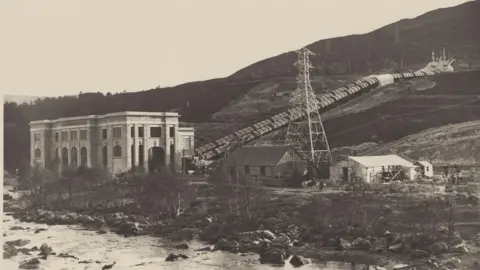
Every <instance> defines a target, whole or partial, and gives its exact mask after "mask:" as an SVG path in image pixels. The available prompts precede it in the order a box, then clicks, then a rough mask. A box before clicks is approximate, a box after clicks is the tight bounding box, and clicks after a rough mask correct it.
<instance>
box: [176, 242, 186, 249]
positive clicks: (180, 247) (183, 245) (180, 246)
mask: <svg viewBox="0 0 480 270" xmlns="http://www.w3.org/2000/svg"><path fill="white" fill-rule="evenodd" d="M175 248H176V249H188V245H187V244H185V243H182V244H178V245H176V246H175Z"/></svg>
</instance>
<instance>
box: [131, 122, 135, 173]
mask: <svg viewBox="0 0 480 270" xmlns="http://www.w3.org/2000/svg"><path fill="white" fill-rule="evenodd" d="M132 128H133V127H132ZM133 131H134V133H135V129H134V130H133ZM130 151H131V152H132V153H131V157H132V163H131V165H130V167H131V168H132V169H135V145H133V144H132V146H131V147H130Z"/></svg>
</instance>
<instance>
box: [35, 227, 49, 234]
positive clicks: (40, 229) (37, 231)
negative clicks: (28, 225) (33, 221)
mask: <svg viewBox="0 0 480 270" xmlns="http://www.w3.org/2000/svg"><path fill="white" fill-rule="evenodd" d="M46 230H47V229H44V228H39V229H36V230H35V233H39V232H43V231H46Z"/></svg>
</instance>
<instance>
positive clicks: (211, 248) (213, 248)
mask: <svg viewBox="0 0 480 270" xmlns="http://www.w3.org/2000/svg"><path fill="white" fill-rule="evenodd" d="M214 250H215V246H206V247H203V248H199V249H195V251H214Z"/></svg>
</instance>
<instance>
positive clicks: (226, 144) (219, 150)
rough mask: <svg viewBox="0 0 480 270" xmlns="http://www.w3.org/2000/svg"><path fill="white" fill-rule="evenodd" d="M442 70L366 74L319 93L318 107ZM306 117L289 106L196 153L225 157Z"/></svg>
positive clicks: (204, 156) (209, 157) (208, 157)
mask: <svg viewBox="0 0 480 270" xmlns="http://www.w3.org/2000/svg"><path fill="white" fill-rule="evenodd" d="M437 73H438V72H435V71H429V70H421V71H417V72H413V73H411V72H407V73H394V74H383V75H373V76H368V77H364V78H362V79H359V80H357V81H354V82H352V83H349V84H347V85H346V86H343V87H340V88H337V89H334V90H332V91H329V92H328V93H325V94H322V95H319V96H317V99H318V101H319V106H318V108H317V110H319V111H320V113H322V112H325V111H327V110H329V109H331V108H333V107H335V106H336V105H338V103H341V102H342V103H343V102H345V101H347V100H350V99H351V98H353V97H355V96H357V95H360V94H363V93H365V92H367V91H369V90H371V89H374V88H376V87H378V86H384V85H388V84H392V83H396V82H398V81H401V80H410V79H414V78H420V77H426V76H434V75H436V74H437ZM304 117H306V112H305V111H300V110H298V109H289V110H287V111H285V112H283V113H280V114H277V115H274V116H272V117H269V118H267V119H265V120H263V121H260V122H257V123H255V124H253V125H251V126H249V127H246V128H243V129H241V130H238V131H237V132H235V133H233V134H230V135H228V136H225V137H223V138H220V139H218V140H216V141H215V142H212V143H209V144H206V145H203V146H201V147H199V148H196V149H195V150H194V157H195V158H198V159H200V160H210V161H214V160H217V159H218V158H220V157H222V156H223V155H224V154H225V153H226V152H227V151H228V152H230V151H232V150H234V149H235V148H236V147H239V146H242V145H245V144H247V143H249V142H251V141H254V140H256V139H258V138H261V137H262V136H265V135H267V134H269V133H271V132H273V131H276V130H278V129H281V128H284V127H286V126H288V123H289V122H290V121H291V120H298V119H302V118H304Z"/></svg>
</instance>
